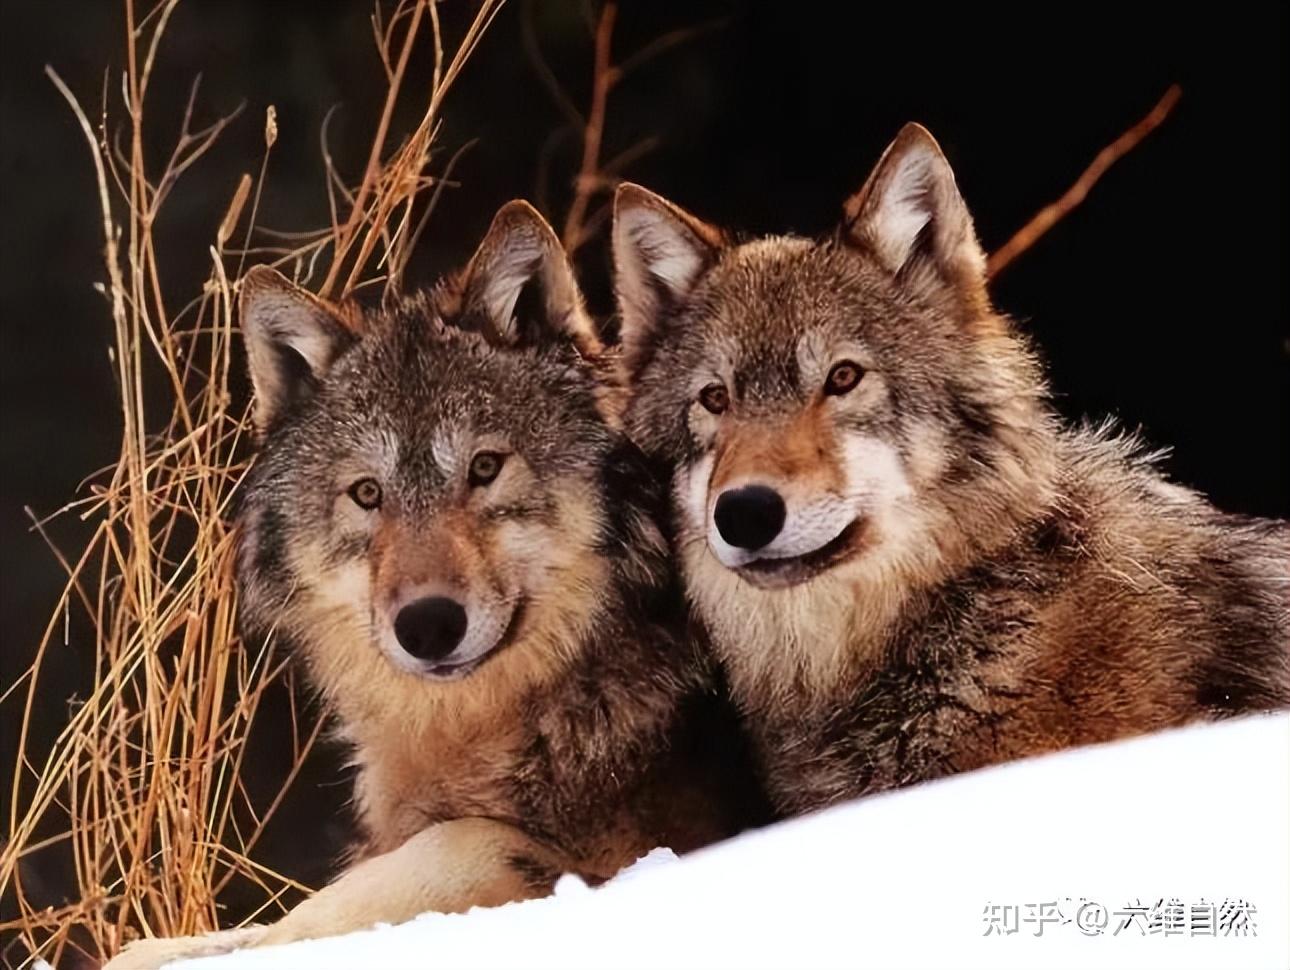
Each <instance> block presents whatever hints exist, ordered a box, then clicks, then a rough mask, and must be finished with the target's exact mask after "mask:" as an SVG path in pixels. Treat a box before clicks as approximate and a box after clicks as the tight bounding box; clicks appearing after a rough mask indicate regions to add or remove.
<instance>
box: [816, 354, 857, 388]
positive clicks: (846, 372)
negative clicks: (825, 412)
mask: <svg viewBox="0 0 1290 970" xmlns="http://www.w3.org/2000/svg"><path fill="white" fill-rule="evenodd" d="M862 377H864V368H863V367H861V366H860V365H859V364H856V363H853V362H852V361H849V360H843V361H839V362H838V363H836V364H834V365H833V368H832V369H831V370H830V371H829V376H828V377H826V378H825V379H824V393H825V394H845V393H846V392H847V391H849V390H851V389H852V388H853V387H855V386H856V385H857V384H859V383H860V378H862Z"/></svg>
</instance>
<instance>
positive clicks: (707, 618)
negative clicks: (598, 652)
mask: <svg viewBox="0 0 1290 970" xmlns="http://www.w3.org/2000/svg"><path fill="white" fill-rule="evenodd" d="M613 232H614V236H613V247H614V254H613V255H614V265H615V270H616V276H617V283H616V288H617V294H618V301H619V310H620V316H621V327H622V335H623V344H624V353H625V363H626V367H627V369H628V372H629V379H630V381H631V384H632V391H631V398H630V402H629V404H628V409H627V412H626V417H625V422H626V428H627V431H628V433H629V435H630V436H631V437H632V438H633V439H634V440H635V441H636V442H637V443H638V444H639V445H640V446H641V447H642V449H643V450H644V451H645V452H646V453H647V454H648V455H649V456H650V457H651V459H652V460H653V461H655V462H657V463H659V464H660V465H662V466H663V467H664V468H665V469H668V470H669V471H670V472H671V473H672V490H673V500H674V506H675V510H674V515H675V525H674V532H675V535H674V537H673V539H674V542H675V547H676V554H677V556H678V558H679V562H680V566H681V568H682V570H683V573H684V576H685V582H686V590H687V594H688V596H689V598H690V599H691V601H692V603H693V604H694V607H695V609H696V611H697V614H698V616H699V618H700V619H701V620H702V622H703V623H704V624H705V626H706V628H707V630H708V633H709V634H710V636H711V641H712V646H713V649H714V650H715V651H716V654H717V656H718V657H719V658H720V660H721V661H722V663H723V664H724V665H725V666H726V668H727V672H728V675H729V678H730V686H731V690H732V694H733V698H734V700H735V701H736V703H737V705H738V706H739V707H740V708H741V710H742V712H743V715H744V718H745V722H746V724H747V726H748V729H749V731H750V732H751V734H752V735H753V740H754V745H755V748H756V751H757V756H758V759H759V762H760V765H761V767H762V770H763V772H764V775H765V779H766V783H767V785H768V786H769V788H770V791H771V794H772V798H773V800H774V802H775V805H776V807H777V808H778V809H780V810H781V811H785V812H790V813H791V812H801V811H806V810H809V809H814V808H818V807H820V806H823V805H827V804H829V803H832V802H835V801H838V800H840V799H845V798H851V797H855V796H859V795H864V794H867V793H871V792H877V791H882V790H885V789H889V788H892V787H896V786H901V785H906V784H909V783H912V782H918V781H923V780H927V779H932V778H937V777H940V776H943V775H948V774H951V773H954V772H960V771H965V770H969V769H973V768H978V767H981V766H984V765H989V764H993V763H996V762H1001V761H1005V760H1009V759H1014V758H1020V757H1023V756H1027V755H1033V754H1037V753H1040V752H1045V751H1051V750H1054V749H1058V748H1065V747H1069V746H1074V745H1082V744H1088V743H1092V742H1099V741H1107V740H1111V739H1115V738H1121V737H1125V736H1128V735H1133V734H1139V733H1142V732H1147V731H1153V730H1157V729H1161V728H1167V727H1170V726H1174V725H1179V724H1183V723H1185V722H1188V721H1193V720H1198V719H1206V718H1221V717H1227V716H1230V715H1236V714H1241V713H1244V712H1249V711H1260V710H1266V709H1270V708H1279V707H1284V706H1286V705H1287V704H1288V703H1290V528H1287V524H1286V523H1283V522H1277V521H1269V520H1260V519H1256V518H1248V517H1242V516H1237V515H1228V514H1224V513H1223V512H1220V511H1218V510H1217V509H1215V508H1214V507H1212V506H1211V505H1210V504H1209V503H1207V502H1206V501H1205V500H1204V498H1202V497H1201V496H1200V495H1198V494H1196V493H1195V492H1193V491H1191V490H1189V489H1187V488H1184V487H1182V486H1180V485H1176V484H1173V483H1171V482H1169V481H1167V480H1166V479H1165V478H1164V476H1163V475H1162V474H1161V473H1160V472H1159V470H1158V469H1157V468H1156V467H1155V464H1153V459H1152V457H1151V456H1149V455H1146V454H1144V452H1143V450H1142V449H1141V447H1140V446H1139V444H1138V443H1137V442H1136V441H1135V440H1134V439H1133V438H1132V437H1126V436H1122V435H1120V436H1117V435H1116V434H1114V433H1112V432H1111V431H1110V430H1108V429H1107V428H1106V427H1102V428H1089V427H1078V428H1067V427H1064V426H1063V425H1062V423H1061V422H1060V421H1059V419H1058V417H1057V416H1056V415H1055V413H1054V410H1053V408H1052V407H1051V405H1050V402H1049V391H1048V387H1047V384H1046V382H1045V379H1044V377H1043V374H1042V372H1041V368H1040V366H1039V364H1038V362H1037V359H1036V355H1035V353H1034V352H1033V351H1032V349H1031V347H1030V346H1029V343H1028V341H1027V339H1026V337H1025V336H1024V335H1023V334H1022V333H1020V332H1019V331H1018V328H1017V327H1016V326H1015V325H1014V324H1013V323H1012V322H1011V321H1009V320H1008V319H1007V318H1006V317H1005V316H1003V315H1002V314H1000V313H998V312H996V311H995V310H994V309H993V308H992V306H991V302H990V299H989V295H988V293H987V290H986V276H985V258H984V255H983V253H982V250H981V247H980V245H979V244H978V242H977V238H976V235H975V232H974V230H973V225H972V220H971V217H970V215H969V213H968V210H967V207H966V205H965V204H964V202H963V199H962V197H961V196H960V193H959V190H958V188H957V186H956V184H955V179H954V176H953V173H952V171H951V169H950V166H949V164H948V162H947V161H946V159H945V157H944V155H943V154H942V152H941V150H940V148H939V147H938V145H937V144H936V142H935V141H934V140H933V138H932V137H931V135H930V134H929V133H928V132H927V131H926V130H924V129H923V128H921V127H919V126H917V125H909V126H907V127H906V128H905V129H904V130H902V131H901V133H900V135H899V136H898V137H897V138H896V140H895V142H894V143H893V144H892V145H891V146H890V147H889V148H888V150H887V152H886V153H885V154H884V155H883V157H882V159H881V161H880V162H879V163H878V165H877V167H876V169H875V170H874V172H873V173H872V175H871V176H870V177H869V179H868V180H867V182H866V183H865V185H864V186H863V188H861V190H860V191H859V192H858V193H857V194H856V195H855V196H853V197H852V198H850V199H849V200H848V201H847V202H846V204H845V207H844V218H843V220H842V223H841V225H840V227H839V228H838V230H837V232H836V233H835V234H834V235H833V236H832V237H831V238H828V239H824V240H811V239H805V238H799V237H793V236H775V237H770V238H761V239H754V240H751V241H740V240H738V239H735V238H732V236H731V235H730V234H729V233H727V232H725V231H723V230H721V229H719V228H717V227H714V226H712V225H709V224H707V223H705V222H703V221H701V220H700V219H698V218H697V217H695V216H693V215H691V214H689V213H687V212H685V211H684V210H682V209H681V208H680V207H678V206H676V205H674V204H672V203H670V202H668V201H666V200H664V199H662V198H660V197H659V196H657V195H655V194H653V193H651V192H648V191H647V190H645V189H642V188H640V187H639V186H633V185H624V186H622V187H620V189H619V191H618V195H617V199H616V211H615V224H614V231H613Z"/></svg>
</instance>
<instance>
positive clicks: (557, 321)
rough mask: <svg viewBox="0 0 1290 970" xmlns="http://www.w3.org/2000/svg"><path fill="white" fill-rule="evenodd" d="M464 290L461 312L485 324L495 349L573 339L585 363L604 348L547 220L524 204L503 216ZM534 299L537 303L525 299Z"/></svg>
mask: <svg viewBox="0 0 1290 970" xmlns="http://www.w3.org/2000/svg"><path fill="white" fill-rule="evenodd" d="M459 286H460V300H461V302H460V305H459V307H458V311H459V312H460V313H461V314H462V315H463V316H465V317H468V318H473V319H476V320H479V321H481V329H482V331H483V333H484V336H485V337H486V338H487V339H488V340H489V341H491V342H493V343H497V344H503V345H507V346H515V345H523V344H533V343H540V342H542V341H545V340H549V339H551V338H557V339H564V340H572V341H573V344H574V346H576V347H577V348H578V351H579V352H580V353H581V354H583V355H584V356H587V357H594V356H596V355H598V354H599V353H600V352H601V351H602V349H603V348H602V347H601V345H600V340H599V338H597V336H596V328H595V325H594V324H593V323H592V320H591V317H590V315H589V314H588V313H587V309H586V307H585V305H584V304H583V300H582V291H581V290H580V289H579V288H578V281H577V279H576V278H575V277H574V274H573V266H572V264H570V262H569V257H568V255H567V254H566V253H565V251H564V247H563V246H561V245H560V240H559V238H558V237H557V236H556V234H555V231H554V230H553V229H552V228H551V226H550V225H549V224H548V223H547V221H546V220H545V219H543V218H542V214H541V213H539V212H538V211H537V209H535V208H533V206H531V205H529V204H528V203H527V202H525V201H524V200H522V199H516V200H514V201H512V202H508V203H506V205H504V206H502V208H501V209H499V210H498V212H497V215H496V216H494V217H493V223H492V225H490V226H489V227H488V232H487V234H486V235H485V236H484V240H483V242H481V243H480V244H479V248H478V249H477V250H475V255H474V256H472V257H471V260H470V263H469V264H468V265H467V266H466V269H465V270H464V272H463V273H462V275H461V278H460V280H459ZM530 294H531V295H532V299H522V297H526V296H528V295H530Z"/></svg>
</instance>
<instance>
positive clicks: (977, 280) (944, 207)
mask: <svg viewBox="0 0 1290 970" xmlns="http://www.w3.org/2000/svg"><path fill="white" fill-rule="evenodd" d="M843 213H844V217H845V218H844V221H843V225H842V236H843V238H844V239H845V240H846V241H847V242H849V243H851V244H853V245H856V246H859V247H861V248H863V249H865V250H866V251H868V252H870V253H872V254H873V255H874V256H875V257H876V258H877V259H878V261H879V262H881V263H882V264H883V265H884V266H886V267H887V269H888V270H890V271H891V272H892V273H893V274H895V275H896V276H899V277H900V278H901V279H902V280H904V281H906V283H907V284H908V285H910V286H912V287H914V288H922V287H928V286H935V285H937V284H940V285H942V286H948V287H950V289H951V291H952V292H953V293H954V294H955V296H956V298H957V299H958V300H959V302H960V304H961V307H962V309H963V311H964V312H965V313H967V314H968V315H970V316H971V315H979V314H981V313H984V312H986V311H988V308H989V301H988V299H987V297H986V291H985V253H983V252H982V251H981V245H980V243H978V242H977V239H976V231H975V230H974V229H973V228H972V217H971V215H969V214H968V210H967V206H966V205H965V204H964V202H963V197H962V196H961V195H960V194H959V190H958V186H957V185H956V184H955V181H954V172H953V171H952V170H951V169H950V163H949V162H948V161H946V159H945V155H944V153H943V152H942V151H941V147H940V145H938V144H936V139H934V138H933V137H932V136H931V133H930V132H929V131H928V130H927V129H926V128H924V127H923V126H922V125H917V124H913V123H911V124H907V125H905V127H904V128H902V129H901V130H900V134H898V135H897V136H896V140H895V141H893V142H892V143H891V145H890V146H888V148H887V150H886V151H885V152H884V153H883V156H882V158H881V159H879V161H878V165H877V167H875V168H874V170H873V174H871V175H870V176H869V180H868V181H867V182H865V184H864V188H862V189H861V190H860V191H859V192H857V193H856V194H855V195H853V196H852V197H851V198H850V199H848V200H847V202H846V204H845V206H844V207H843Z"/></svg>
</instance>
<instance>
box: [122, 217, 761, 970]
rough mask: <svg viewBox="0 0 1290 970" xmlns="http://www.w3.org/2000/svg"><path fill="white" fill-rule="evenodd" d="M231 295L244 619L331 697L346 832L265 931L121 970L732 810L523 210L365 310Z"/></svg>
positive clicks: (725, 771) (585, 871) (493, 894)
mask: <svg viewBox="0 0 1290 970" xmlns="http://www.w3.org/2000/svg"><path fill="white" fill-rule="evenodd" d="M241 299H242V303H241V311H242V326H243V329H244V332H245V335H246V343H247V352H248V357H249V361H250V369H251V375H252V378H253V382H254V385H255V392H256V401H257V411H256V418H257V424H258V426H259V428H260V430H261V433H262V445H261V448H260V454H259V456H258V458H257V460H256V462H255V465H254V468H253V470H252V471H251V473H250V476H249V478H248V481H247V483H246V486H245V492H244V495H243V499H242V507H241V512H240V540H239V551H238V586H239V590H240V594H241V609H242V621H243V626H244V628H245V629H246V630H247V632H248V633H253V634H259V633H264V632H267V631H273V632H274V633H275V634H276V635H277V636H279V637H283V638H286V639H288V640H289V641H290V642H291V643H292V645H293V646H294V647H295V648H296V649H297V650H298V651H299V654H300V656H301V657H302V658H303V660H304V662H305V663H306V665H307V667H308V671H309V674H310V675H311V678H312V681H313V682H314V684H316V686H317V688H318V689H319V690H320V691H321V693H322V695H323V696H324V697H325V698H326V699H327V700H328V701H329V702H330V703H331V704H332V705H333V707H334V709H335V711H336V713H337V715H338V722H339V723H338V730H339V734H340V735H341V737H342V738H343V739H344V740H345V741H347V742H348V743H349V744H350V745H351V746H352V748H353V753H354V754H353V758H354V763H355V764H356V766H357V769H358V780H357V784H356V791H355V801H356V804H357V809H358V814H359V817H360V820H361V823H362V828H363V833H364V839H363V842H362V844H361V846H360V848H359V849H358V850H357V851H356V853H355V855H356V858H357V860H358V861H357V862H356V864H354V865H352V866H351V867H350V868H349V869H348V870H347V871H346V872H345V873H344V875H342V876H341V877H340V879H339V880H338V881H337V882H335V883H334V884H332V885H330V886H328V887H327V888H325V889H323V890H322V891H320V892H319V893H317V894H316V895H315V896H313V897H312V898H310V899H308V900H306V901H305V902H304V903H302V904H301V905H300V906H298V907H297V908H296V909H295V910H293V911H292V912H290V913H288V914H287V915H286V916H285V917H284V918H283V919H282V920H281V921H280V922H278V923H277V924H275V925H273V926H270V927H267V928H257V927H253V928H250V929H247V930H239V931H233V932H231V933H229V934H225V935H223V937H222V938H221V937H219V936H217V937H215V938H209V937H208V938H196V939H192V940H187V941H157V942H156V943H155V944H154V945H153V946H152V947H144V948H132V949H130V950H127V951H126V953H125V957H124V959H123V961H122V964H121V965H143V964H147V963H155V962H158V960H159V959H164V958H172V957H173V956H174V955H175V954H176V949H177V948H178V952H187V953H190V954H191V953H197V952H211V951H212V950H218V949H227V948H228V947H229V946H235V945H248V944H256V945H265V944H270V943H279V942H285V941H289V940H296V939H301V938H308V937H314V936H322V935H328V934H334V933H339V932H344V931H346V930H349V929H354V928H358V927H362V926H367V925H371V924H372V923H374V922H377V921H384V922H395V921H399V920H405V919H408V918H410V917H412V916H414V915H416V914H418V913H420V912H423V911H426V910H438V911H441V912H458V911H463V910H465V909H468V908H469V907H471V906H476V905H484V906H488V905H497V904H500V903H504V902H507V901H511V900H517V899H523V898H527V897H532V896H537V895H542V894H546V893H548V892H549V891H550V890H551V887H552V884H553V883H554V881H555V879H556V878H557V877H558V876H559V875H560V874H561V873H562V872H576V873H580V874H582V875H584V876H586V877H588V878H592V879H604V878H606V877H609V876H611V875H613V874H614V873H615V872H617V871H618V870H619V869H620V868H622V867H623V866H625V865H627V864H628V863H630V862H632V861H633V860H634V859H636V858H637V857H639V856H641V855H643V854H645V853H646V852H648V851H649V850H650V849H652V848H654V847H655V846H670V847H672V848H674V849H675V850H677V851H678V852H684V851H686V850H689V849H693V848H696V847H698V846H702V845H704V844H707V843H709V842H712V841H714V840H717V839H720V838H722V837H724V836H727V835H730V834H733V833H734V832H735V831H737V830H738V829H739V828H741V827H742V826H743V825H744V824H745V823H746V822H747V821H750V820H752V819H753V818H754V817H755V813H756V812H757V811H758V805H759V802H758V800H757V793H756V791H755V789H754V788H753V787H752V786H751V784H750V783H749V782H748V780H747V779H750V778H751V777H752V769H751V765H750V762H749V760H748V759H747V758H746V757H745V756H743V755H741V750H740V742H739V739H738V736H737V732H736V718H735V715H734V712H733V710H730V711H729V712H724V711H723V703H724V702H723V700H722V698H721V696H720V694H721V692H720V691H719V689H718V686H717V684H716V682H715V672H714V670H713V668H712V666H711V664H710V663H709V662H708V661H707V660H706V659H705V658H706V651H704V650H702V649H699V648H697V647H696V646H695V645H694V643H693V642H692V641H691V640H690V639H689V638H688V637H687V635H686V629H685V622H686V621H685V615H686V611H685V608H684V600H683V596H682V592H681V587H680V584H679V581H678V580H677V579H676V577H675V576H674V574H673V571H672V569H671V568H670V563H669V561H668V554H667V548H666V543H665V541H664V539H663V537H662V534H661V533H660V531H659V527H658V525H657V524H656V521H655V515H656V513H659V512H662V511H665V508H666V493H665V490H664V489H663V488H662V487H660V486H657V485H651V479H650V477H649V475H648V474H646V470H645V466H644V464H643V460H642V457H641V455H640V453H639V452H638V451H637V450H636V449H635V448H634V447H633V446H632V445H631V444H630V443H629V442H628V441H627V440H626V439H625V437H624V436H623V435H622V434H621V432H619V431H618V430H615V427H614V416H615V408H616V405H615V402H614V393H613V386H614V379H613V373H614V368H613V367H612V366H611V361H610V360H609V359H608V358H606V357H605V355H604V353H603V349H602V347H601V345H600V343H599V341H598V339H597V337H596V333H595V330H594V328H593V326H592V322H591V320H590V319H589V317H588V316H587V314H586V311H585V310H584V308H583V301H582V297H581V296H580V294H579V291H578V287H577V285H576V283H575V281H574V277H573V273H572V270H571V268H570V265H569V262H568V260H567V258H566V256H565V254H564V253H563V251H562V250H561V249H560V246H559V243H558V241H557V240H556V237H555V235H554V233H553V232H552V231H551V229H550V228H549V226H547V224H546V223H545V222H544V221H543V220H542V218H541V216H539V215H538V214H537V212H536V211H535V210H534V209H532V208H531V207H530V206H528V205H527V204H525V203H521V202H516V203H511V204H510V205H508V206H506V207H505V208H503V209H502V210H501V212H499V214H498V215H497V217H496V219H495V220H494V222H493V225H492V228H491V229H490V230H489V232H488V235H487V238H485V240H484V241H483V243H482V244H481V246H480V248H479V250H478V252H477V253H476V254H475V256H474V258H473V259H472V261H471V262H470V264H469V266H468V267H467V268H466V270H465V271H464V272H463V273H461V274H459V275H458V276H457V277H455V278H453V279H451V280H449V281H448V282H447V283H445V284H443V285H441V286H440V287H439V288H438V289H437V290H436V291H435V292H434V293H433V294H428V295H423V296H420V297H416V298H412V299H408V300H405V301H403V302H401V303H398V304H397V305H395V306H394V307H393V308H390V309H388V310H385V311H374V312H364V311H358V310H354V309H353V308H351V309H350V310H348V311H347V312H344V313H338V312H337V311H335V310H334V309H333V308H331V307H329V306H326V305H324V304H323V303H321V302H320V301H318V300H316V299H314V298H313V297H311V296H310V295H308V294H307V293H305V292H304V291H302V290H300V289H298V288H297V287H295V286H293V285H292V284H290V283H288V282H287V281H286V280H285V279H284V278H282V277H281V276H279V275H278V274H277V273H275V272H273V271H271V270H267V269H259V270H254V271H252V272H251V273H250V274H249V275H248V276H247V277H246V279H245V281H244V282H243V287H242V298H241ZM346 321H348V323H347V322H346ZM185 948H186V949H185Z"/></svg>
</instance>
